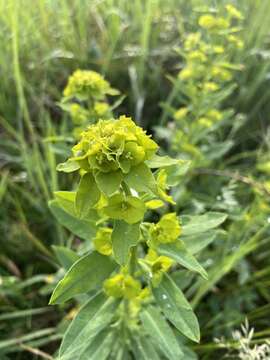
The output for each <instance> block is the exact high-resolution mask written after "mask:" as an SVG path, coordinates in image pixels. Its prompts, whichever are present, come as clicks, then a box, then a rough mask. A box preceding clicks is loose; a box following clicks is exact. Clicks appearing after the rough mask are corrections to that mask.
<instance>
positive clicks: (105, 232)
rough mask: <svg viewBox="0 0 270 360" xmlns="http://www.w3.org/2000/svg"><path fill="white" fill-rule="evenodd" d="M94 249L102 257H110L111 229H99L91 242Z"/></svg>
mask: <svg viewBox="0 0 270 360" xmlns="http://www.w3.org/2000/svg"><path fill="white" fill-rule="evenodd" d="M93 243H94V247H95V249H96V250H97V251H98V252H99V253H100V254H102V255H107V256H108V255H111V253H112V229H110V228H106V227H104V228H100V229H98V231H97V233H96V236H95V238H94V240H93Z"/></svg>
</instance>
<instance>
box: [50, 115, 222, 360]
mask: <svg viewBox="0 0 270 360" xmlns="http://www.w3.org/2000/svg"><path fill="white" fill-rule="evenodd" d="M157 147H158V146H157V144H156V143H155V142H154V141H153V140H152V139H150V137H148V136H147V135H146V134H145V132H143V131H142V129H141V128H139V127H138V126H136V125H135V124H134V123H132V121H131V119H129V118H126V117H123V116H122V117H120V118H119V119H117V120H107V121H103V120H99V121H98V123H97V124H95V125H92V126H90V127H88V129H87V130H86V131H85V132H83V133H82V135H81V138H80V139H79V142H78V144H77V145H75V146H74V147H73V157H72V158H71V161H75V162H77V164H78V165H79V167H80V173H79V174H80V176H81V179H80V182H79V185H78V187H77V190H76V192H75V196H74V193H73V192H57V193H56V199H57V200H56V201H58V202H59V204H60V207H62V209H63V211H67V212H69V213H70V212H71V213H72V215H73V216H74V217H75V218H77V219H78V221H79V223H80V222H81V221H82V224H84V223H85V221H86V220H89V221H91V219H92V213H91V211H95V212H96V214H97V216H98V217H100V220H99V221H100V222H101V223H103V222H104V221H106V223H107V224H108V225H109V224H110V223H111V219H115V221H114V222H113V229H111V228H110V227H106V226H105V227H102V228H100V229H99V230H98V231H97V234H96V237H95V238H94V241H93V243H94V247H95V248H96V249H97V251H98V252H90V253H89V254H87V255H85V256H83V257H81V258H79V259H78V260H77V261H76V262H75V263H74V264H73V265H72V266H71V267H70V269H69V270H68V271H67V273H66V274H65V276H64V278H63V279H62V280H61V281H60V282H59V283H58V285H57V286H56V288H55V290H54V292H53V294H52V297H51V300H50V304H57V303H63V302H65V301H66V300H69V299H70V298H72V297H74V296H78V295H79V294H84V293H86V294H87V293H89V291H91V290H92V291H98V290H99V289H100V287H101V286H102V284H103V289H104V293H101V294H100V295H96V296H95V297H94V298H93V299H91V300H90V302H89V305H88V304H86V305H85V306H84V307H83V308H82V310H81V311H80V312H79V314H78V315H77V317H76V318H75V319H74V320H73V322H72V324H71V326H70V330H68V331H67V334H66V335H65V337H64V340H63V344H62V346H61V349H60V359H66V358H67V359H69V358H70V359H71V358H72V357H74V356H75V354H76V357H77V358H78V359H84V358H86V357H88V358H89V357H90V358H95V357H97V356H99V357H101V358H104V359H105V358H107V356H108V354H109V353H108V352H107V350H108V348H109V346H112V344H113V342H114V340H113V339H115V338H116V337H117V336H119V333H118V332H119V331H120V329H121V331H124V332H125V333H127V335H125V336H127V339H129V340H126V341H128V342H129V343H130V344H132V341H133V340H132V337H133V333H136V331H137V330H136V331H135V328H136V327H138V329H139V328H140V327H142V326H143V327H146V330H147V331H148V332H150V333H151V328H152V327H154V332H157V334H158V337H159V338H160V339H161V342H162V343H163V345H164V344H165V350H166V348H167V350H168V349H169V352H168V351H167V350H166V351H165V354H164V355H165V356H166V357H168V356H169V357H171V352H172V351H173V354H174V355H173V356H174V357H176V356H178V355H180V356H182V354H183V352H182V350H181V347H179V344H178V343H177V340H176V339H174V337H172V338H171V336H174V335H173V330H172V329H171V327H170V325H169V323H167V322H166V319H167V320H169V321H170V322H171V323H172V324H174V326H175V327H176V328H177V329H178V330H179V331H180V332H181V333H183V334H184V335H186V336H187V337H188V338H190V339H191V340H194V341H199V338H200V335H199V325H198V321H197V318H196V316H195V314H194V313H193V311H192V307H191V306H190V304H189V303H188V301H187V300H186V299H185V297H184V295H183V294H182V292H181V290H180V289H179V288H178V287H177V286H176V284H175V283H174V282H173V280H172V279H171V278H170V277H169V276H168V275H166V272H167V271H169V269H170V268H171V267H172V265H173V262H174V261H176V262H177V263H178V264H179V265H181V266H183V267H184V268H187V269H189V270H191V271H195V272H197V273H199V274H200V275H201V276H203V277H204V278H206V279H207V273H206V271H205V270H204V269H203V267H202V266H201V265H200V264H199V262H198V261H197V260H196V259H195V257H194V256H193V255H192V254H191V253H190V252H189V250H188V249H187V247H186V245H185V242H184V241H182V240H181V238H180V239H179V236H181V233H182V229H181V226H180V224H179V220H178V218H177V216H176V213H167V214H164V215H163V216H162V217H161V218H160V220H159V222H158V223H156V224H154V223H144V222H143V218H144V215H145V213H146V205H145V199H146V198H147V199H149V196H150V199H151V198H152V201H153V200H154V201H158V200H163V201H166V200H167V201H169V202H170V203H174V202H173V199H172V198H171V197H170V196H169V195H168V194H167V190H168V189H169V187H168V185H167V183H166V180H167V174H166V168H167V167H168V166H169V167H170V166H179V167H180V168H181V167H182V162H181V161H180V160H173V159H171V158H170V157H168V156H166V157H159V156H157V155H155V157H154V160H153V162H152V163H151V159H152V158H153V156H154V154H155V152H156V150H157ZM69 161H70V160H68V161H67V163H68V162H69ZM147 161H148V162H147ZM149 161H150V165H149ZM149 166H151V167H153V168H160V170H159V172H158V173H157V175H156V176H155V175H154V174H153V173H152V171H151V168H150V167H149ZM62 168H63V167H61V168H60V171H61V170H62ZM74 168H75V171H76V170H78V169H77V168H76V167H74ZM131 194H134V195H131ZM74 204H75V205H74ZM51 207H52V205H51ZM74 207H75V209H74ZM104 215H105V218H104V217H103V216H104ZM225 218H226V217H225V216H224V215H223V214H220V213H208V214H206V215H202V216H197V217H196V216H195V217H193V216H190V217H187V219H185V218H184V219H183V224H184V234H185V235H194V234H198V233H200V232H201V229H202V231H207V230H209V229H213V228H215V227H217V226H218V225H220V224H221V223H222V222H223V221H224V220H225ZM99 221H97V222H96V227H98V223H99ZM142 229H143V232H142ZM143 244H144V245H143ZM142 245H143V246H142ZM204 245H205V243H203V244H202V245H201V248H203V247H204ZM146 249H147V251H146ZM56 252H57V254H58V256H59V257H60V259H61V261H64V264H66V261H70V260H69V259H70V256H71V254H70V253H68V252H67V253H66V254H63V250H61V249H57V248H56ZM63 255H64V258H63ZM159 255H160V256H159ZM72 258H73V255H72ZM117 264H119V265H120V266H121V267H120V269H119V268H118V267H117ZM111 273H113V275H112V276H110V275H111ZM150 289H153V290H152V295H153V296H154V299H155V300H156V306H157V307H160V309H161V310H162V312H163V315H164V317H165V318H163V315H162V314H161V313H159V310H158V309H155V308H153V309H154V310H153V309H152V310H151V308H149V307H147V305H144V303H147V302H148V301H150V297H151V291H150ZM104 294H106V296H107V297H108V299H109V300H110V299H114V298H115V299H120V300H121V302H120V309H121V308H122V310H119V313H118V312H117V313H116V314H115V315H114V316H112V315H111V316H110V317H107V319H106V321H105V322H104V321H103V320H104V316H105V315H106V311H105V312H102V313H101V315H100V316H101V319H100V318H99V317H98V318H97V320H96V321H97V323H98V325H97V326H96V325H95V321H94V320H93V319H91V318H92V317H93V314H95V315H97V314H99V309H96V310H95V313H93V310H92V309H91V308H90V305H92V302H93V307H94V309H95V307H96V306H99V307H103V306H105V305H104V302H105V301H106V299H107V297H105V300H104ZM99 296H100V297H101V303H99ZM96 297H97V299H98V300H97V302H96ZM109 300H108V301H109ZM165 300H166V301H165ZM106 303H107V302H106ZM114 303H115V302H112V304H114ZM145 306H146V307H145ZM144 308H145V310H144V312H142V318H141V319H142V324H140V322H139V319H140V313H141V311H142V310H143V309H144ZM86 309H87V310H86ZM88 309H89V310H88ZM103 310H104V309H103ZM88 311H90V313H89V314H88V313H87V312H88ZM153 312H154V313H155V314H156V315H157V318H156V319H155V321H158V322H159V323H161V324H162V326H161V327H160V328H159V327H158V324H156V323H154V324H153V320H151V314H152V316H153ZM88 316H89V319H88V320H89V322H90V324H91V325H90V327H89V326H86V327H85V328H82V327H81V326H82V320H81V318H83V321H86V320H85V318H88ZM97 316H98V315H97ZM77 323H78V324H79V325H77ZM104 323H105V324H106V327H105V325H104ZM87 324H88V323H87ZM109 324H110V328H108V325H109ZM117 324H119V325H117ZM135 325H136V326H135ZM119 328H120V329H119ZM70 332H71V333H72V336H71V335H70ZM117 334H118V335H117ZM150 336H153V334H150ZM130 337H131V338H130ZM69 338H71V340H72V343H70V341H69V345H68V346H67V345H65V344H66V343H67V341H68V340H67V339H69ZM173 339H174V340H173ZM138 341H139V342H140V341H142V339H140V340H138V339H137V340H136V341H135V344H136V346H138V349H140V347H141V345H140V344H138ZM144 342H145V345H144V351H146V354H147V353H149V354H152V355H151V356H155V357H158V353H159V351H160V347H161V348H162V344H159V342H155V343H153V344H152V343H151V340H150V339H148V340H147V341H146V339H144ZM168 343H169V344H170V343H172V344H173V348H172V349H170V345H168ZM130 346H131V345H129V346H128V348H127V350H126V351H127V353H132V346H131V347H130ZM121 347H123V351H125V350H124V349H125V347H126V344H125V343H124V345H121V344H119V345H118V348H117V351H118V349H121ZM63 349H64V350H63ZM69 349H70V350H69ZM175 349H176V351H175ZM139 351H140V350H139ZM61 352H62V354H61ZM163 352H164V349H163ZM153 354H155V355H153Z"/></svg>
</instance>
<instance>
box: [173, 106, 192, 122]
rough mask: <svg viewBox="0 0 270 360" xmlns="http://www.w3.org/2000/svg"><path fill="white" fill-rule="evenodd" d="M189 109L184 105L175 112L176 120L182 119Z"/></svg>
mask: <svg viewBox="0 0 270 360" xmlns="http://www.w3.org/2000/svg"><path fill="white" fill-rule="evenodd" d="M188 111H189V110H188V108H186V107H182V108H180V109H178V110H177V111H176V112H175V113H174V115H173V117H174V118H175V120H181V119H183V118H184V117H185V116H186V115H187V113H188Z"/></svg>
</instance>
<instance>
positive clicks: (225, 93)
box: [163, 4, 244, 166]
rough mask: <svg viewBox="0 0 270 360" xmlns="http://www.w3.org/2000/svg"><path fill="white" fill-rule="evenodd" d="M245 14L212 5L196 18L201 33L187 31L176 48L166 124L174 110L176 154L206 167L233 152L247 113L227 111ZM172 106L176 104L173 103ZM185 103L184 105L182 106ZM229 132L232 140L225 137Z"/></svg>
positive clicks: (172, 127) (231, 7) (174, 151)
mask: <svg viewBox="0 0 270 360" xmlns="http://www.w3.org/2000/svg"><path fill="white" fill-rule="evenodd" d="M242 22H243V16H242V14H241V13H240V12H239V10H237V9H236V8H235V7H234V6H233V5H231V4H228V5H226V7H225V8H222V10H221V9H213V8H211V9H209V12H206V13H204V14H202V15H200V16H198V17H197V27H198V30H197V31H196V32H190V33H187V34H186V35H185V36H184V40H183V44H182V45H181V47H179V49H177V51H178V53H179V55H180V56H181V59H182V64H181V70H180V71H179V73H178V75H177V78H176V79H174V78H172V79H171V80H172V82H173V84H174V88H173V90H172V93H171V95H170V97H169V99H168V100H169V101H168V102H167V103H166V104H164V108H165V110H164V114H163V122H165V120H166V119H167V116H168V115H169V114H171V116H172V117H173V119H174V123H173V124H171V125H172V126H171V129H172V130H171V132H170V140H171V139H173V140H172V141H170V142H171V148H172V152H173V153H180V154H181V156H182V157H183V158H187V159H192V163H193V166H204V165H208V164H209V163H211V161H212V160H214V159H217V158H219V157H220V156H222V155H223V154H225V153H226V152H228V151H229V150H230V149H231V147H232V146H233V139H232V137H233V134H234V132H235V131H236V130H237V129H238V128H239V127H240V126H241V125H243V120H244V119H243V117H241V116H236V115H235V114H234V111H233V109H231V108H228V109H222V104H223V103H224V101H225V100H226V99H227V98H228V97H229V96H230V95H231V94H232V92H233V91H234V89H235V87H236V83H235V80H234V73H235V72H236V71H239V70H241V69H242V65H241V64H238V63H237V54H238V53H239V52H241V51H242V49H243V47H244V43H243V41H242V39H241V34H240V33H241V24H242ZM172 105H173V106H172ZM179 105H180V106H179ZM223 133H226V134H227V138H226V139H222V138H220V135H221V134H223Z"/></svg>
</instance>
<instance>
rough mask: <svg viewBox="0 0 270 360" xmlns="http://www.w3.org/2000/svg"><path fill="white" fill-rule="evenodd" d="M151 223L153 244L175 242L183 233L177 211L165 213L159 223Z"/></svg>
mask: <svg viewBox="0 0 270 360" xmlns="http://www.w3.org/2000/svg"><path fill="white" fill-rule="evenodd" d="M151 225H152V226H151V229H150V236H151V244H153V245H154V246H156V245H159V244H167V243H173V242H175V241H176V240H177V239H178V237H179V236H180V234H181V227H180V224H179V220H178V219H177V216H176V213H168V214H165V215H163V216H162V218H161V219H160V220H159V222H158V223H157V224H151Z"/></svg>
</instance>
